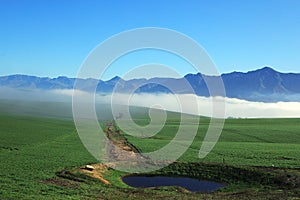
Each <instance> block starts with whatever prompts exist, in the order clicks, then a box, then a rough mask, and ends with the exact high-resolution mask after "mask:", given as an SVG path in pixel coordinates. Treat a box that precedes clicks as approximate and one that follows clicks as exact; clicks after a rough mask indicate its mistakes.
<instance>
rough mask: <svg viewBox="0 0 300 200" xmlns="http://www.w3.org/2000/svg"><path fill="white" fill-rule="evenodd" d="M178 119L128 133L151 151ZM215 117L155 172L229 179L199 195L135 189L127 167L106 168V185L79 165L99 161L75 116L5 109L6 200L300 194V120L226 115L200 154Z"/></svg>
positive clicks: (0, 135) (0, 174)
mask: <svg viewBox="0 0 300 200" xmlns="http://www.w3.org/2000/svg"><path fill="white" fill-rule="evenodd" d="M33 112H34V111H33ZM133 112H134V117H135V120H136V122H137V123H138V124H141V125H143V124H144V125H145V124H147V123H148V122H149V119H148V117H145V116H148V115H147V110H146V109H136V110H134V111H133ZM2 113H4V112H2ZM56 118H60V117H56ZM107 119H109V117H108V118H107ZM178 123H179V119H178V115H177V114H175V113H168V120H167V123H166V125H165V126H164V128H163V129H162V130H161V131H160V133H158V134H156V135H155V136H153V137H152V138H147V139H137V138H133V137H131V136H128V135H125V134H124V133H121V135H122V136H124V137H126V138H127V140H128V141H129V142H130V143H132V144H133V145H134V146H136V147H137V148H138V149H139V150H140V151H143V152H148V151H152V150H154V149H159V148H160V147H162V146H164V145H165V144H166V143H168V142H169V140H170V139H172V137H173V136H174V134H175V133H176V130H177V129H178ZM208 123H209V119H208V118H201V119H200V128H199V131H198V134H197V136H196V138H195V141H194V143H193V144H192V146H191V147H190V148H189V150H188V151H187V152H186V153H185V154H184V155H183V156H182V157H181V158H180V159H179V161H178V162H177V163H174V164H172V165H170V166H169V167H167V168H165V169H162V170H161V171H158V172H155V173H156V174H171V175H186V176H192V177H198V178H203V179H208V180H215V181H219V182H222V183H225V184H227V187H226V188H224V189H222V190H221V191H219V192H216V193H213V194H198V193H188V192H186V191H184V190H183V189H181V188H176V187H163V188H155V189H134V188H130V187H128V186H126V185H125V184H123V183H122V182H121V181H120V177H121V176H123V175H125V174H124V173H122V172H118V171H114V170H112V169H110V170H108V171H107V173H105V174H104V178H106V179H107V180H109V181H110V182H111V183H112V184H111V185H104V184H102V183H100V182H99V181H98V180H96V179H93V178H89V177H87V176H85V175H84V174H81V173H75V172H74V169H77V168H78V167H80V166H83V165H85V164H90V163H96V162H97V161H96V160H95V159H94V158H93V157H92V156H91V155H90V154H89V153H88V152H87V151H86V149H85V148H84V147H83V145H82V144H81V141H80V139H79V137H78V135H77V132H76V129H75V127H74V123H73V121H72V120H70V119H67V118H66V119H53V118H38V117H33V116H32V117H29V116H17V115H15V114H14V115H11V114H2V115H0V127H1V128H0V141H1V143H0V159H1V163H0V169H1V171H0V184H1V187H0V199H33V198H34V199H66V198H70V199H89V198H91V199H95V198H98V199H106V198H107V199H151V198H153V199H158V198H163V199H199V198H206V199H210V198H213V199H242V198H244V199H247V198H251V199H257V198H258V199H283V198H284V199H286V198H293V197H299V195H300V191H299V181H300V178H299V168H298V167H300V154H299V151H300V127H299V123H300V119H229V120H226V123H225V128H224V131H223V133H222V135H221V138H220V142H219V143H218V144H217V145H216V147H215V148H214V150H213V151H212V152H211V153H210V154H209V155H208V156H207V157H206V158H205V159H203V160H200V159H199V158H198V152H199V149H200V146H201V141H202V139H203V137H204V134H205V131H206V129H207V127H208ZM186 126H188V124H186ZM187 134H188V133H187ZM272 165H274V167H272Z"/></svg>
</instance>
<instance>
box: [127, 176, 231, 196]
mask: <svg viewBox="0 0 300 200" xmlns="http://www.w3.org/2000/svg"><path fill="white" fill-rule="evenodd" d="M122 180H123V182H124V183H126V184H127V185H129V186H131V187H136V188H147V187H159V186H180V187H183V188H185V189H187V190H189V191H191V192H213V191H215V190H217V189H220V188H222V187H224V186H225V185H224V184H221V183H216V182H212V181H204V180H198V179H195V178H188V177H169V176H124V177H123V178H122Z"/></svg>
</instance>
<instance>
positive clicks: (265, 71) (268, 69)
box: [252, 66, 278, 73]
mask: <svg viewBox="0 0 300 200" xmlns="http://www.w3.org/2000/svg"><path fill="white" fill-rule="evenodd" d="M252 72H264V73H278V72H277V71H276V70H274V69H273V68H271V67H268V66H266V67H263V68H261V69H258V70H255V71H252Z"/></svg>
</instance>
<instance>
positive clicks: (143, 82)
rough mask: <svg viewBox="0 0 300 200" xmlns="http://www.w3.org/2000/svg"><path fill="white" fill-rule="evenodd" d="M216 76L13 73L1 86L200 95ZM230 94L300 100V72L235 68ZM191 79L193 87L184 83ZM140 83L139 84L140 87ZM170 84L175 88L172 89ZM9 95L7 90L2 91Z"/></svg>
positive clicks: (227, 82)
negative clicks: (106, 77) (108, 76)
mask: <svg viewBox="0 0 300 200" xmlns="http://www.w3.org/2000/svg"><path fill="white" fill-rule="evenodd" d="M216 78H218V77H215V76H206V75H203V74H200V73H198V74H187V75H185V76H184V77H183V78H152V79H132V80H123V79H122V78H120V77H118V76H116V77H114V78H112V79H111V80H108V81H102V80H96V79H92V78H89V79H76V78H68V77H64V76H60V77H57V78H45V77H36V76H27V75H10V76H2V77H0V86H5V87H11V88H22V89H40V90H51V89H72V88H73V86H74V83H75V81H76V80H77V81H78V83H80V84H79V85H80V88H79V89H81V90H84V91H89V92H92V91H93V89H94V87H93V86H94V85H95V84H97V87H96V91H97V92H98V93H104V94H106V93H111V92H112V91H113V90H114V88H115V86H116V85H117V86H118V87H116V88H118V92H124V93H126V92H129V91H132V90H134V91H135V92H137V93H171V92H174V93H178V94H186V93H192V92H193V91H192V89H193V90H194V91H195V94H197V95H199V96H210V95H209V92H208V89H207V86H206V82H205V81H204V80H206V81H209V82H214V81H215V80H216ZM221 78H222V79H223V82H224V86H225V89H226V96H227V97H230V98H239V99H245V100H250V101H262V102H276V101H300V74H296V73H280V72H277V71H275V70H274V69H272V68H269V67H264V68H262V69H258V70H255V71H249V72H247V73H242V72H232V73H228V74H222V75H221ZM185 82H188V83H189V84H190V86H191V88H189V87H186V85H185V84H184V83H185ZM138 86H139V87H138ZM168 88H172V91H170V90H169V89H168ZM2 95H5V94H2Z"/></svg>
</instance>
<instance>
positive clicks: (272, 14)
mask: <svg viewBox="0 0 300 200" xmlns="http://www.w3.org/2000/svg"><path fill="white" fill-rule="evenodd" d="M141 27H163V28H169V29H174V30H176V31H179V32H182V33H184V34H186V35H188V36H190V37H191V38H193V39H195V40H196V41H197V42H198V43H199V44H200V45H202V46H203V47H204V48H205V49H206V51H207V52H208V53H209V55H210V56H211V58H212V59H213V60H214V62H215V63H216V65H217V67H218V70H219V71H220V72H221V73H224V72H231V71H249V70H253V69H257V68H261V67H263V66H266V65H267V66H270V67H273V68H275V69H276V70H278V71H282V72H300V68H299V66H300V50H299V49H300V1H299V0H244V1H239V0H236V1H233V0H224V1H223V0H207V1H201V0H195V1H192V0H186V1H176V0H163V1H162V0H119V1H116V0H109V1H108V0H98V1H90V0H87V1H83V0H82V1H76V0H69V1H68V0H0V75H8V74H30V75H38V76H50V77H56V76H59V75H65V76H69V77H75V76H76V74H77V73H78V70H79V68H80V65H81V64H82V62H83V61H84V59H85V58H86V57H87V56H88V54H89V52H90V51H92V50H93V48H95V47H96V46H97V45H98V44H99V43H100V42H102V41H104V40H105V39H107V38H108V37H110V36H112V35H114V34H117V33H119V32H122V31H126V30H128V29H133V28H141ZM152 54H153V55H152V58H153V62H164V61H163V60H164V59H166V60H168V59H169V61H170V59H171V57H170V56H164V55H162V56H159V55H158V54H157V52H154V53H153V52H152ZM143 56H145V57H147V55H146V54H145V55H142V54H139V55H136V58H134V57H132V58H131V59H127V60H126V59H125V61H123V62H119V63H116V64H115V65H114V66H112V67H111V68H110V70H109V71H108V72H107V74H106V75H105V77H103V79H109V78H111V77H113V76H115V75H122V73H124V72H126V71H128V70H129V69H130V68H131V67H133V66H134V65H136V64H142V63H143V61H144V60H143ZM148 57H149V56H148ZM159 59H161V60H159ZM135 60H140V61H141V63H137V62H135ZM146 60H147V59H145V62H146ZM175 60H176V59H175ZM131 61H132V62H131ZM151 61H152V60H149V59H148V60H147V62H151ZM166 62H168V61H166ZM170 62H171V61H170ZM172 63H173V64H174V60H173V62H171V64H172ZM174 68H175V69H176V70H177V71H178V72H179V73H181V74H185V73H189V72H193V70H192V69H191V68H190V67H189V66H186V65H184V64H182V65H181V63H180V62H177V65H175V66H174Z"/></svg>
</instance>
